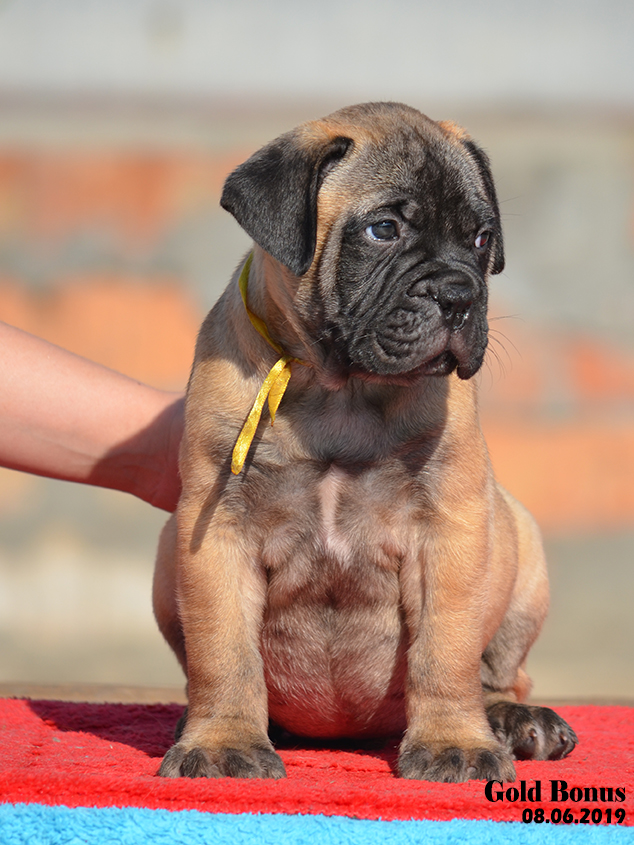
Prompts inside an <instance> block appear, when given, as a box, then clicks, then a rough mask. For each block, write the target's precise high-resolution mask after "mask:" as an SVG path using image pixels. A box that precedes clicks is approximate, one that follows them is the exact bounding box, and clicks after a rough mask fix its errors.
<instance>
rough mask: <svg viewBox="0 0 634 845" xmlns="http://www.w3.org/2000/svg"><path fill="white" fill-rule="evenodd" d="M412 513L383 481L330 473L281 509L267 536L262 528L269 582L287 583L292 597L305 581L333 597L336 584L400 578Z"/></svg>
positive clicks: (297, 492) (410, 537)
mask: <svg viewBox="0 0 634 845" xmlns="http://www.w3.org/2000/svg"><path fill="white" fill-rule="evenodd" d="M410 511H411V507H410V505H409V503H402V502H399V501H398V497H396V499H394V498H393V497H392V495H391V494H390V485H389V483H388V482H387V480H386V479H381V478H371V477H368V476H367V475H366V476H360V475H356V476H355V475H352V474H350V473H348V472H346V471H345V470H343V469H341V468H339V467H336V466H333V467H331V468H330V469H329V470H328V471H327V472H324V473H322V474H321V476H320V477H319V478H317V479H311V483H309V484H307V485H306V487H305V488H304V489H302V488H301V485H300V487H299V489H298V488H297V486H296V487H295V488H294V489H292V490H291V491H290V494H289V495H286V496H285V497H284V499H283V500H282V501H281V502H279V503H278V505H277V508H276V519H275V520H272V521H271V523H270V525H269V526H268V528H269V529H270V530H267V526H266V524H265V527H264V540H263V546H262V549H263V551H262V563H263V564H264V566H265V568H266V569H267V570H268V571H269V572H270V573H271V576H272V578H271V580H272V581H273V582H275V581H278V582H284V581H286V580H288V588H289V589H291V590H293V592H294V591H295V589H297V588H299V585H300V584H301V583H302V582H306V583H305V586H306V588H307V589H308V590H309V591H312V590H314V589H315V588H316V587H317V585H321V586H322V587H323V588H327V590H328V592H329V593H330V594H332V592H333V590H335V589H336V586H337V583H338V581H339V580H341V581H342V582H345V583H346V584H347V585H348V586H349V585H350V581H351V580H352V581H354V580H358V581H359V588H360V589H361V588H362V586H363V585H364V584H367V583H368V581H369V580H373V579H376V580H378V581H382V580H383V579H384V577H385V576H386V575H387V574H388V573H391V574H392V575H393V576H395V577H398V571H399V568H400V565H401V562H402V560H403V558H404V557H405V556H406V554H407V552H408V550H409V549H410V548H411V546H412V543H413V539H414V538H413V528H414V524H415V523H414V520H413V519H412V515H411V513H410ZM273 524H275V527H274V528H273Z"/></svg>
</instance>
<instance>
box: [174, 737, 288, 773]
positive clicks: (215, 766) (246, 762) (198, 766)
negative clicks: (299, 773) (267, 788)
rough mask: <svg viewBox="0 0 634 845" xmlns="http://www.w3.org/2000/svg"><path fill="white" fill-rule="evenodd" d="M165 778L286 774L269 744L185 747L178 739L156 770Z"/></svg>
mask: <svg viewBox="0 0 634 845" xmlns="http://www.w3.org/2000/svg"><path fill="white" fill-rule="evenodd" d="M158 774H159V776H160V777H165V778H179V777H185V778H224V777H228V778H276V779H278V778H285V777H286V769H285V768H284V763H282V759H281V757H280V756H279V754H276V753H275V751H273V749H272V748H266V747H260V746H250V747H248V748H239V749H238V748H203V747H201V746H195V747H194V748H186V747H185V746H183V745H181V744H180V743H177V744H176V745H173V746H172V747H171V748H170V750H169V751H168V752H167V754H166V755H165V757H163V762H162V763H161V767H160V769H159V770H158Z"/></svg>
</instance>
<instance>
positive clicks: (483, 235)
mask: <svg viewBox="0 0 634 845" xmlns="http://www.w3.org/2000/svg"><path fill="white" fill-rule="evenodd" d="M490 239H491V232H480V234H479V235H478V237H477V238H476V239H475V242H474V246H475V248H476V249H478V250H483V249H485V247H486V246H487V245H488V243H489V240H490Z"/></svg>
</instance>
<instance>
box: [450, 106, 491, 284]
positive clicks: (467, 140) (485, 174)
mask: <svg viewBox="0 0 634 845" xmlns="http://www.w3.org/2000/svg"><path fill="white" fill-rule="evenodd" d="M439 125H440V126H441V127H442V128H443V129H444V130H445V132H448V133H449V134H450V135H453V136H454V137H455V138H456V139H457V140H458V141H459V142H460V143H461V144H462V146H463V147H464V148H465V149H466V150H467V152H468V153H469V156H470V157H471V160H472V161H473V162H474V163H475V165H476V166H477V168H478V170H479V171H480V178H481V179H482V184H483V185H484V190H485V191H486V194H487V197H488V199H489V202H490V203H491V204H492V206H493V209H494V214H495V229H494V233H493V234H494V242H493V260H492V262H491V273H492V274H493V275H495V274H496V273H501V272H502V270H504V242H503V239H502V223H501V221H500V207H499V205H498V198H497V193H496V191H495V183H494V182H493V174H492V173H491V164H490V162H489V157H488V155H487V154H486V153H485V152H484V150H483V149H481V148H480V147H479V146H478V145H477V144H476V143H475V141H473V140H472V139H471V137H470V136H469V133H468V132H467V130H466V129H463V128H462V126H458V124H457V123H453V121H451V120H441V121H440V124H439Z"/></svg>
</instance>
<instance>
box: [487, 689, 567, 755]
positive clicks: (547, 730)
mask: <svg viewBox="0 0 634 845" xmlns="http://www.w3.org/2000/svg"><path fill="white" fill-rule="evenodd" d="M487 718H488V720H489V724H490V725H491V728H492V729H493V733H494V734H495V736H496V738H497V739H498V740H499V742H500V743H501V744H502V745H503V746H504V747H505V748H506V749H507V750H508V751H509V753H510V754H512V755H513V757H514V758H515V759H516V760H561V759H562V757H567V756H568V754H570V752H571V751H572V749H573V748H574V747H575V745H576V744H577V742H578V740H577V735H576V733H575V732H574V731H573V729H572V728H571V727H570V725H569V724H568V723H567V722H565V721H564V720H563V719H562V718H561V716H558V715H557V714H556V713H555V711H554V710H551V709H550V708H549V707H537V706H533V705H528V704H516V703H515V702H513V701H499V702H498V703H497V704H493V705H492V706H491V707H489V708H487Z"/></svg>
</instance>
